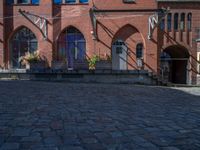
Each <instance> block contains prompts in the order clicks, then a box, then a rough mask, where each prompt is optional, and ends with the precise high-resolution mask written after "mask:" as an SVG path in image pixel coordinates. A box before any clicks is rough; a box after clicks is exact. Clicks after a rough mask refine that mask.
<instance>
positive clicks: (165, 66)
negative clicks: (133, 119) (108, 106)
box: [0, 0, 200, 84]
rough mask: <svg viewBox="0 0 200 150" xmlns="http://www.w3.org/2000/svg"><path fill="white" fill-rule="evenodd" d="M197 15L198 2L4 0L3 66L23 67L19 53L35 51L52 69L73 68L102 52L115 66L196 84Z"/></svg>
mask: <svg viewBox="0 0 200 150" xmlns="http://www.w3.org/2000/svg"><path fill="white" fill-rule="evenodd" d="M199 15H200V1H199V0H157V1H156V0H113V1H111V0H89V1H88V0H1V1H0V65H1V67H2V68H6V69H20V68H22V69H23V67H24V66H22V65H21V63H20V57H21V56H23V55H25V53H26V52H31V53H32V52H34V51H36V50H37V51H39V53H40V55H42V56H43V57H44V58H45V60H46V62H47V63H48V65H49V66H50V67H51V66H52V64H53V63H55V62H65V61H66V62H67V63H66V67H67V68H70V69H73V67H74V62H75V60H79V61H84V60H85V59H86V58H91V57H93V56H94V55H98V56H99V57H100V58H104V59H106V58H110V57H111V62H112V69H113V70H137V69H145V70H149V71H150V72H153V73H155V74H157V75H158V76H161V77H162V78H166V79H167V80H169V81H170V82H173V83H187V84H195V83H196V81H197V76H198V75H197V73H198V71H199V68H200V67H199V63H198V59H200V56H199V55H200V54H199V53H200V43H199V41H200V40H198V39H199V38H200V35H199V34H200V18H199ZM108 56H109V57H108ZM139 62H142V64H141V63H139Z"/></svg>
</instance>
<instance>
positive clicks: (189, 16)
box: [187, 13, 192, 31]
mask: <svg viewBox="0 0 200 150" xmlns="http://www.w3.org/2000/svg"><path fill="white" fill-rule="evenodd" d="M187 21H188V30H189V31H191V29H192V14H191V13H189V14H188V17H187Z"/></svg>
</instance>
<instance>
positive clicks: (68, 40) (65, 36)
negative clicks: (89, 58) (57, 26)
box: [57, 26, 86, 68]
mask: <svg viewBox="0 0 200 150" xmlns="http://www.w3.org/2000/svg"><path fill="white" fill-rule="evenodd" d="M85 58H86V41H85V38H84V36H83V34H82V33H81V32H80V31H79V30H78V29H76V28H75V27H72V26H70V27H68V28H66V29H65V30H64V31H63V32H62V33H61V35H60V37H59V39H58V52H57V60H59V61H67V62H68V68H73V66H74V61H84V60H85Z"/></svg>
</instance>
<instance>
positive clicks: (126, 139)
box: [0, 81, 200, 150]
mask: <svg viewBox="0 0 200 150" xmlns="http://www.w3.org/2000/svg"><path fill="white" fill-rule="evenodd" d="M9 149H12V150H135V149H136V150H140V149H142V150H143V149H148V150H157V149H161V150H162V149H163V150H178V149H180V150H199V149H200V88H166V87H150V86H147V87H145V86H134V85H108V84H72V83H48V82H30V81H1V82H0V150H9Z"/></svg>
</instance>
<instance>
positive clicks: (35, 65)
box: [29, 61, 47, 72]
mask: <svg viewBox="0 0 200 150" xmlns="http://www.w3.org/2000/svg"><path fill="white" fill-rule="evenodd" d="M29 67H30V68H29V70H30V71H31V72H44V70H45V69H46V68H47V67H46V62H45V61H41V62H32V63H30V64H29Z"/></svg>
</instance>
